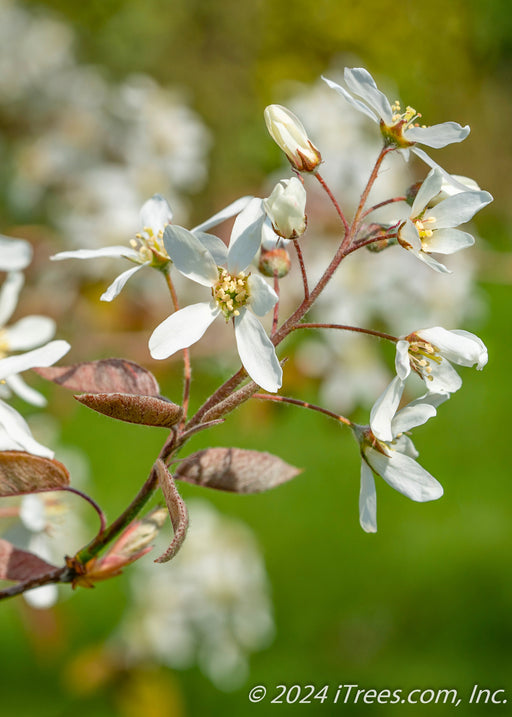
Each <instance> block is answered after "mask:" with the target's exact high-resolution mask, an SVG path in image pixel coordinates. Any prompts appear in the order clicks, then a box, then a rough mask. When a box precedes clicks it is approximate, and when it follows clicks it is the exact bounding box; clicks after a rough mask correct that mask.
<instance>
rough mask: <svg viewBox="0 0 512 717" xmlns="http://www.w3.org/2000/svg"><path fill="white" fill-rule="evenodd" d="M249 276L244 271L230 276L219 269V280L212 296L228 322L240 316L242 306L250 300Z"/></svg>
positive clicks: (213, 287) (224, 270)
mask: <svg viewBox="0 0 512 717" xmlns="http://www.w3.org/2000/svg"><path fill="white" fill-rule="evenodd" d="M249 276H250V274H248V275H247V276H246V275H245V273H244V272H243V271H241V272H240V273H239V274H230V273H229V272H227V271H226V269H222V268H221V267H219V280H218V281H217V283H216V284H214V286H212V296H213V298H214V300H215V303H216V304H217V306H218V307H219V309H220V310H221V311H222V313H223V315H224V317H225V318H226V321H228V320H229V319H230V318H231V317H233V316H238V315H239V314H240V309H241V308H242V306H245V304H247V301H248V300H249V287H248V286H247V282H248V279H249Z"/></svg>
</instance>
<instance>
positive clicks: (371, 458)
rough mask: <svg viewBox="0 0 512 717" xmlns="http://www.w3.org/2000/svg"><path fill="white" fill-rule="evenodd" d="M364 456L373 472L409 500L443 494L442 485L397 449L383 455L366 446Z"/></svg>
mask: <svg viewBox="0 0 512 717" xmlns="http://www.w3.org/2000/svg"><path fill="white" fill-rule="evenodd" d="M365 457H366V460H367V461H368V463H369V465H370V467H371V468H372V469H373V470H374V471H375V473H377V474H378V475H380V476H381V477H382V478H384V480H385V481H386V483H388V485H390V486H391V487H392V488H394V489H395V490H397V491H398V492H399V493H402V495H405V496H407V498H410V499H411V500H415V501H417V502H419V503H424V502H426V501H429V500H437V498H440V497H441V496H442V495H443V487H442V485H441V484H440V483H439V482H438V481H437V480H436V479H435V478H434V477H433V476H431V475H430V473H428V471H426V470H425V469H424V468H422V467H421V466H420V464H419V463H416V461H415V460H414V459H413V458H411V457H410V456H407V455H404V454H403V453H399V452H398V451H391V452H390V455H389V456H385V455H383V454H382V453H380V452H379V451H376V450H375V449H373V448H371V447H367V449H366V450H365Z"/></svg>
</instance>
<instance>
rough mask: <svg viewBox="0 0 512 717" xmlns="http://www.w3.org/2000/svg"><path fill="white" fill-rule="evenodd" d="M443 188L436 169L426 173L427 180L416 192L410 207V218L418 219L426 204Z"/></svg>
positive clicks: (441, 177) (439, 174)
mask: <svg viewBox="0 0 512 717" xmlns="http://www.w3.org/2000/svg"><path fill="white" fill-rule="evenodd" d="M442 186H443V175H442V174H441V172H440V171H439V170H438V169H433V170H432V171H431V172H429V173H428V175H427V178H426V179H425V181H424V182H423V183H422V185H421V187H420V188H419V190H418V194H417V195H416V197H415V198H414V202H413V205H412V207H411V217H418V216H419V215H420V214H421V212H422V211H423V210H424V209H425V207H426V206H427V204H428V203H429V202H430V200H431V199H433V198H434V197H435V196H436V194H439V192H440V191H441V187H442Z"/></svg>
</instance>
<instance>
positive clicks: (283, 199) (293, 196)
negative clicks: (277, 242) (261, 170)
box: [263, 177, 306, 239]
mask: <svg viewBox="0 0 512 717" xmlns="http://www.w3.org/2000/svg"><path fill="white" fill-rule="evenodd" d="M263 206H264V207H265V211H266V213H267V216H268V217H269V219H270V221H271V222H272V227H273V229H274V231H275V233H276V234H278V235H279V236H280V237H282V238H283V239H296V238H297V237H299V236H300V235H301V234H304V232H305V230H306V190H305V189H304V187H303V186H302V182H301V181H300V179H297V177H292V178H291V179H282V180H281V181H280V182H278V184H276V186H275V187H274V189H273V191H272V194H271V195H270V197H268V198H267V199H264V200H263Z"/></svg>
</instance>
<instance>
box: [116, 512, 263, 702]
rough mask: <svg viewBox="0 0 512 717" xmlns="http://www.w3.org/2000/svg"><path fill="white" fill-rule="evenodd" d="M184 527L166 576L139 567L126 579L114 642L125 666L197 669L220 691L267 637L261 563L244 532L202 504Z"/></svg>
mask: <svg viewBox="0 0 512 717" xmlns="http://www.w3.org/2000/svg"><path fill="white" fill-rule="evenodd" d="M188 509H189V515H190V527H189V530H188V534H187V539H186V541H185V542H184V544H183V547H182V548H181V550H180V552H179V553H178V555H177V556H176V557H175V558H174V559H173V560H172V561H171V562H170V563H168V564H166V566H165V568H155V566H154V565H153V564H152V563H151V561H148V560H144V559H143V560H141V561H139V563H137V564H136V565H135V566H134V569H133V571H132V575H133V582H132V583H131V585H132V589H133V595H134V602H133V605H132V607H131V608H130V609H129V610H128V612H127V614H126V615H125V616H124V618H123V621H122V623H121V625H120V628H119V629H118V631H117V633H116V636H115V639H116V641H117V643H118V644H119V645H120V647H121V648H122V650H123V654H124V656H125V658H126V659H127V661H128V663H130V662H138V661H146V660H148V659H154V660H158V661H162V662H164V663H165V664H167V665H169V666H171V667H173V668H176V669H185V668H187V667H190V666H192V665H193V664H194V663H197V664H198V665H199V667H200V668H201V670H202V671H203V672H204V673H205V674H206V675H207V676H208V677H209V678H210V679H211V680H212V681H213V682H214V683H215V685H217V687H219V688H220V689H226V690H230V689H235V688H237V687H239V686H240V685H241V684H242V683H243V682H244V680H245V679H246V676H247V672H248V660H247V657H248V655H249V653H251V652H253V651H255V650H260V649H262V648H264V647H266V646H267V645H268V643H269V641H270V639H271V638H272V636H273V618H272V605H271V601H270V597H269V585H268V579H267V576H266V572H265V566H264V564H263V560H262V557H261V554H260V551H259V549H258V546H257V545H256V542H255V540H254V537H253V535H252V533H251V532H250V530H249V529H248V528H247V526H245V525H244V524H243V523H241V522H239V521H237V520H234V519H231V518H225V517H224V516H222V515H221V514H219V513H218V512H217V511H216V510H215V509H214V508H213V507H212V506H211V505H209V504H208V503H206V502H203V501H197V500H196V501H190V503H189V504H188Z"/></svg>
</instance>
